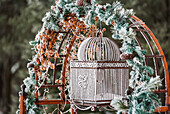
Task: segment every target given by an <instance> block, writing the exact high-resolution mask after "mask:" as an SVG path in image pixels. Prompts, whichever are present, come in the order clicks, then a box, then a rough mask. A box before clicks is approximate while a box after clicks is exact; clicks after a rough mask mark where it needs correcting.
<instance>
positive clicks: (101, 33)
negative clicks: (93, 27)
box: [96, 29, 103, 38]
mask: <svg viewBox="0 0 170 114" xmlns="http://www.w3.org/2000/svg"><path fill="white" fill-rule="evenodd" d="M96 37H100V38H101V37H103V32H102V31H101V29H100V30H99V31H98V32H97V34H96Z"/></svg>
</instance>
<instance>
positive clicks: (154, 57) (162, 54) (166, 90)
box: [132, 16, 170, 105]
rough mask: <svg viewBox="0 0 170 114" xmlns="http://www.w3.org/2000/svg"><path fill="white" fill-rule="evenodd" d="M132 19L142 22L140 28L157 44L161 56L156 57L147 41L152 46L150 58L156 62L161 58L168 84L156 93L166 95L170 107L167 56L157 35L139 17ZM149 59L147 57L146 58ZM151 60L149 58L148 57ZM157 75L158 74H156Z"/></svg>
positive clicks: (156, 68) (156, 67)
mask: <svg viewBox="0 0 170 114" xmlns="http://www.w3.org/2000/svg"><path fill="white" fill-rule="evenodd" d="M132 19H134V20H135V21H136V22H140V23H141V24H140V26H141V27H142V28H143V29H144V30H145V31H147V33H148V35H149V36H150V38H151V40H152V42H153V43H154V44H155V46H156V48H157V50H158V52H159V55H155V53H154V51H153V47H152V46H151V44H150V42H148V41H146V42H147V44H148V45H149V46H150V50H151V52H153V53H152V56H150V57H151V58H153V59H154V60H155V61H154V62H156V58H161V61H162V66H163V68H164V74H165V83H166V86H165V90H158V91H156V92H157V93H166V105H170V85H169V71H168V65H167V61H166V58H165V55H164V53H163V50H162V48H161V46H160V44H159V42H158V40H157V38H156V37H155V35H154V34H153V32H152V31H151V30H150V29H149V28H148V27H147V25H146V24H145V23H144V22H143V21H141V20H140V19H139V18H138V17H136V16H132ZM145 40H148V39H145ZM146 58H147V56H146ZM148 58H149V57H148ZM156 65H158V64H157V63H155V70H157V71H158V66H156ZM156 74H157V73H156Z"/></svg>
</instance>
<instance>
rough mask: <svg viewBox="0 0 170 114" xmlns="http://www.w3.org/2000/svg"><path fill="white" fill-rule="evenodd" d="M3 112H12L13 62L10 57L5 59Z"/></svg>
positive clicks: (5, 113) (7, 113)
mask: <svg viewBox="0 0 170 114" xmlns="http://www.w3.org/2000/svg"><path fill="white" fill-rule="evenodd" d="M3 60H4V63H3V65H4V66H3V75H2V79H3V82H4V83H3V95H2V97H3V100H2V102H3V113H4V114H9V112H10V104H11V97H10V95H11V78H12V75H11V62H10V58H6V59H3Z"/></svg>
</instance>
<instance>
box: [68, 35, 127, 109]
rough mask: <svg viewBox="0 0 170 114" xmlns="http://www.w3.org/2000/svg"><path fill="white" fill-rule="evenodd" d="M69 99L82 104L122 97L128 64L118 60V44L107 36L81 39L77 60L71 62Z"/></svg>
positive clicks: (108, 102)
mask: <svg viewBox="0 0 170 114" xmlns="http://www.w3.org/2000/svg"><path fill="white" fill-rule="evenodd" d="M70 68H71V72H70V87H71V95H70V99H71V100H72V101H74V103H77V104H81V105H87V106H89V105H95V106H97V105H104V104H110V102H111V100H113V99H114V98H115V97H121V98H123V97H125V91H126V90H127V89H128V86H129V67H128V65H127V63H126V62H125V61H120V51H119V47H118V46H117V44H116V43H115V42H114V41H112V40H111V39H109V38H106V37H101V38H98V37H92V38H88V39H86V40H84V41H83V42H82V44H81V46H80V48H79V50H78V61H77V60H74V61H71V64H70Z"/></svg>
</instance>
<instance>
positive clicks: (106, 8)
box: [17, 0, 161, 114]
mask: <svg viewBox="0 0 170 114" xmlns="http://www.w3.org/2000/svg"><path fill="white" fill-rule="evenodd" d="M78 4H79V5H78ZM82 4H83V5H82ZM133 14H134V12H133V10H127V9H124V8H123V7H122V5H121V4H120V2H114V3H113V4H112V5H111V4H106V5H100V4H98V3H97V2H96V1H95V0H93V1H91V2H88V1H87V2H86V1H84V2H83V3H81V2H79V3H76V1H75V0H57V1H56V4H55V5H54V6H51V11H50V12H48V13H46V16H45V17H44V18H43V20H42V21H43V27H42V29H41V31H40V32H39V33H38V34H37V36H36V37H35V40H34V41H31V42H30V44H31V45H32V46H33V47H34V48H33V50H34V51H35V53H36V54H35V55H34V56H33V59H32V61H31V62H30V63H28V70H29V74H30V77H28V78H26V79H25V80H24V84H25V85H26V89H25V92H26V93H27V99H26V101H25V103H26V111H27V113H31V114H33V113H40V110H39V108H38V107H37V106H36V105H35V104H34V102H35V97H34V95H35V91H38V89H39V87H40V86H41V85H42V84H43V83H44V81H49V82H50V78H49V77H50V75H52V74H49V73H48V71H49V70H54V69H55V67H56V66H55V60H56V59H59V58H61V57H60V54H66V53H67V52H71V53H70V55H69V56H68V61H66V63H69V60H71V59H72V58H74V59H75V58H76V53H77V51H76V50H77V47H79V45H80V44H81V41H82V40H83V38H85V37H91V36H94V35H96V32H97V31H98V30H97V26H96V25H95V23H96V22H97V21H101V22H103V23H105V24H106V25H108V26H112V30H111V32H112V33H113V35H112V38H114V39H117V40H122V47H121V48H120V50H121V52H122V54H121V58H123V59H126V61H127V63H128V65H129V66H130V67H131V68H132V71H131V72H130V81H129V84H130V88H131V89H132V90H133V91H131V92H128V95H127V98H126V99H127V100H126V101H123V100H122V99H114V100H113V101H112V103H111V105H112V106H113V107H114V108H115V109H116V110H118V113H119V112H120V113H121V112H126V113H129V114H146V113H148V114H149V113H152V112H153V111H154V110H155V108H156V107H157V106H158V105H159V104H160V101H159V99H158V96H157V94H155V93H153V91H154V90H155V89H156V88H157V87H158V86H161V80H160V78H159V76H156V77H155V78H153V77H149V76H148V74H151V75H152V74H153V73H154V71H153V69H152V68H151V67H149V66H146V65H145V54H146V51H145V50H143V49H141V48H140V47H139V46H138V45H137V44H136V41H135V36H136V33H135V32H134V31H133V29H132V28H130V26H129V23H128V20H129V19H130V18H131V16H132V15H133ZM62 31H67V32H69V35H68V36H69V38H68V39H67V41H68V42H67V43H66V44H65V47H62V48H63V50H61V52H59V50H58V49H59V42H61V41H62V39H63V38H64V34H63V33H59V32H62ZM103 31H105V29H103ZM72 41H75V43H74V46H73V48H72V50H71V47H72V46H70V47H69V45H68V44H69V43H70V42H72ZM59 60H60V63H61V64H62V63H63V61H62V59H59ZM58 64H59V63H58ZM65 72H66V75H67V76H66V80H62V79H60V80H56V83H60V82H61V81H67V77H68V75H69V73H68V72H69V64H68V65H67V67H66V70H65ZM36 75H38V81H36V80H35V76H36ZM44 79H46V80H44ZM34 87H37V90H35V88H34ZM59 89H61V88H59ZM19 112H20V111H19V110H18V111H17V113H19Z"/></svg>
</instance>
